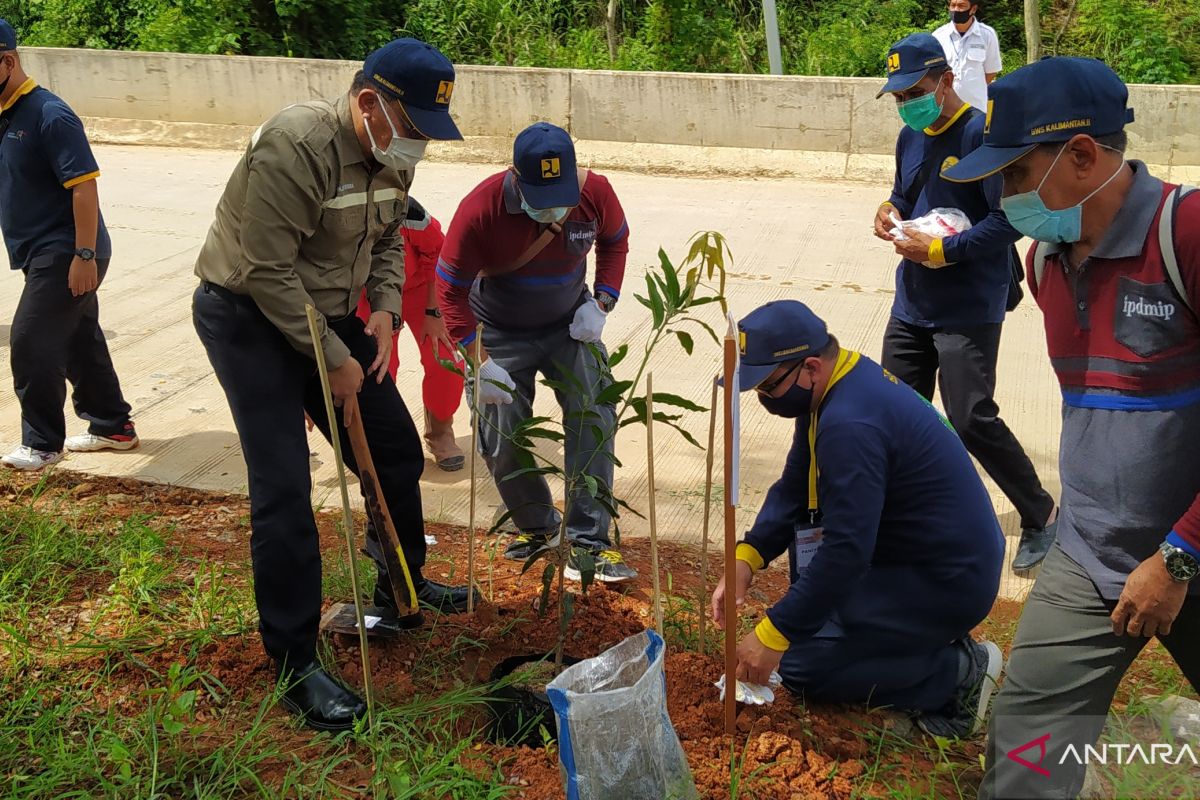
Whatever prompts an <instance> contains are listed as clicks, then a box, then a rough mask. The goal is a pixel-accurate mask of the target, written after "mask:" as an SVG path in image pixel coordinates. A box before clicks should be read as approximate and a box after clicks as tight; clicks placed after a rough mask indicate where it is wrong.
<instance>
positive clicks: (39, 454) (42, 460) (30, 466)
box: [0, 445, 63, 471]
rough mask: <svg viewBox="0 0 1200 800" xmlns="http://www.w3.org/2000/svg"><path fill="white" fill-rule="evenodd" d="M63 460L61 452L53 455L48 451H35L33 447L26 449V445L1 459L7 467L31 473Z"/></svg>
mask: <svg viewBox="0 0 1200 800" xmlns="http://www.w3.org/2000/svg"><path fill="white" fill-rule="evenodd" d="M62 460H63V454H62V453H61V452H58V453H52V452H49V451H47V450H34V449H33V448H32V447H26V446H25V445H21V446H20V447H18V448H17V449H16V450H13V451H12V452H11V453H9V454H8V455H6V456H5V457H4V458H2V459H0V461H3V462H4V465H5V466H6V467H12V468H13V469H23V470H29V471H32V470H39V469H42V468H43V467H48V466H50V465H51V464H57V463H58V462H60V461H62Z"/></svg>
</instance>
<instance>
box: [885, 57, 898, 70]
mask: <svg viewBox="0 0 1200 800" xmlns="http://www.w3.org/2000/svg"><path fill="white" fill-rule="evenodd" d="M898 69H900V54H899V53H888V60H887V71H888V72H895V71H896V70H898Z"/></svg>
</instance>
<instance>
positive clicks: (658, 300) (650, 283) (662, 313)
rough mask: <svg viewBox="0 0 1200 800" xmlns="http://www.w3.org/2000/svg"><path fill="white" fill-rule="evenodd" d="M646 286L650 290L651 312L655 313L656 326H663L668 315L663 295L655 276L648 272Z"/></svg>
mask: <svg viewBox="0 0 1200 800" xmlns="http://www.w3.org/2000/svg"><path fill="white" fill-rule="evenodd" d="M646 286H647V288H648V289H649V290H650V304H651V305H650V312H651V314H652V315H653V319H654V327H655V328H661V327H662V324H663V320H665V319H666V317H667V311H666V307H665V306H664V305H663V299H662V295H661V294H659V292H658V286H657V285H656V284H655V282H654V277H653V276H652V275H650V274H648V273H647V275H646Z"/></svg>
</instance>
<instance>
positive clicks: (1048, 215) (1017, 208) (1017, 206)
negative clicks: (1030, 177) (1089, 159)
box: [1000, 143, 1125, 244]
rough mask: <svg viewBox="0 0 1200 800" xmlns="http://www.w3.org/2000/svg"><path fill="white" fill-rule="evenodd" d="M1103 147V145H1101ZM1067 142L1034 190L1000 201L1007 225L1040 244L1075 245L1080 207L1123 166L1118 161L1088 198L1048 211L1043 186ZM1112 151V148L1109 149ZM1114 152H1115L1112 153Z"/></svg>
mask: <svg viewBox="0 0 1200 800" xmlns="http://www.w3.org/2000/svg"><path fill="white" fill-rule="evenodd" d="M1101 147H1103V145H1101ZM1066 149H1067V143H1064V144H1063V146H1062V149H1061V150H1059V151H1058V155H1056V156H1055V157H1054V161H1053V162H1051V164H1050V169H1048V170H1046V174H1045V175H1043V176H1042V180H1041V182H1040V183H1038V185H1037V188H1036V189H1034V190H1033V191H1031V192H1021V193H1020V194H1014V195H1012V196H1011V197H1002V198H1000V208H1001V210H1002V211H1004V215H1005V216H1006V217H1008V224H1009V225H1012V226H1013V227H1014V228H1016V229H1017V231H1018V232H1019V233H1021V234H1023V235H1025V236H1028V237H1029V238H1030V239H1034V240H1036V241H1039V242H1049V243H1051V244H1071V243H1072V242H1078V241H1079V239H1080V237H1081V236H1083V204H1084V203H1086V202H1087V201H1088V200H1090V199H1092V197H1093V196H1094V195H1095V194H1096V192H1099V191H1100V190H1101V189H1103V188H1104V187H1105V186H1108V185H1109V184H1110V183H1112V182H1113V179H1115V178H1116V177H1117V176H1118V175H1120V174H1121V170H1122V169H1123V168H1124V167H1125V162H1124V161H1122V162H1121V166H1119V167H1117V171H1116V172H1114V173H1113V174H1112V175H1111V176H1109V179H1108V180H1106V181H1105V182H1104V183H1102V184H1100V185H1099V186H1097V187H1096V189H1095V190H1094V191H1093V192H1092V193H1091V194H1089V195H1088V196H1087V197H1085V198H1083V199H1082V200H1080V201H1079V202H1078V203H1076V204H1075V205H1073V206H1071V207H1070V208H1060V209H1051V208H1047V207H1046V204H1045V203H1044V202H1042V195H1041V194H1040V193H1041V191H1042V186H1043V185H1044V184H1045V183H1046V179H1047V178H1049V177H1050V173H1051V172H1053V171H1054V165H1055V164H1057V163H1058V160H1059V159H1060V158H1062V154H1063V153H1064V152H1066ZM1108 149H1109V150H1112V148H1111V147H1110V148H1108ZM1114 152H1117V151H1114Z"/></svg>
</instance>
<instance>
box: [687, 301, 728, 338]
mask: <svg viewBox="0 0 1200 800" xmlns="http://www.w3.org/2000/svg"><path fill="white" fill-rule="evenodd" d="M704 302H716V298H710V299H706V300H705V301H704ZM682 321H683V322H694V323H696V324H697V325H699V326H700V327H701V328H703V329H704V330H705V331H706V332H707V333H708V335H709V336H711V337H712V340H713V341H714V342H716V343H717V344H720V343H721V337H719V336H717V332H716V331H714V330H713V329H712V326H711V325H709V324H708V323H707V322H705V321H703V320H699V319H696V318H694V317H687V318H686V319H684V320H682Z"/></svg>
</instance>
